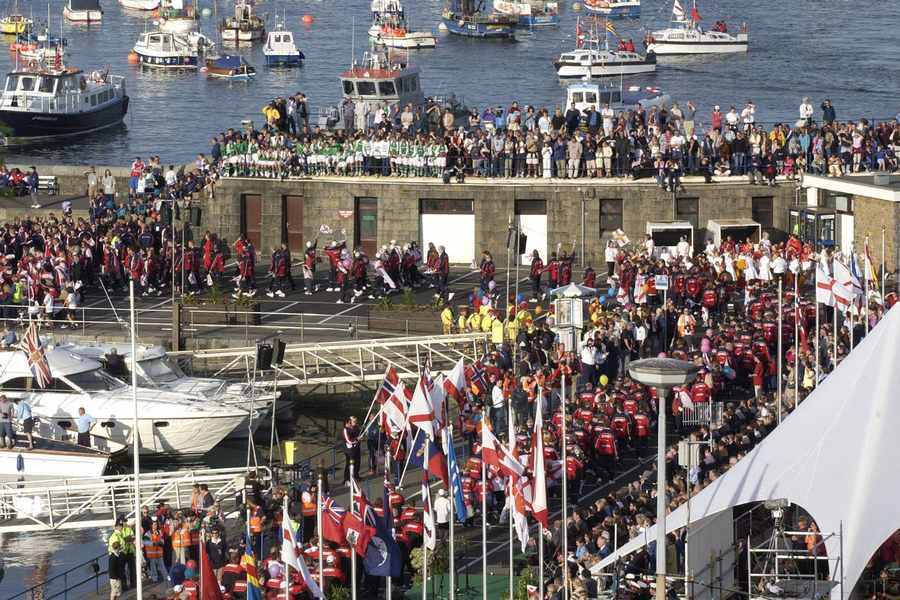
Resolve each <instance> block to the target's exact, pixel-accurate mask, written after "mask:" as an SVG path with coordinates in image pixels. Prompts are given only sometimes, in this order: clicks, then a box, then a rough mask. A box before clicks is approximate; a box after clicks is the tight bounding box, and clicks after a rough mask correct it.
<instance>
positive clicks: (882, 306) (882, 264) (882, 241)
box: [881, 225, 887, 313]
mask: <svg viewBox="0 0 900 600" xmlns="http://www.w3.org/2000/svg"><path fill="white" fill-rule="evenodd" d="M885 256H886V250H885V247H884V225H882V226H881V310H882V313H883V311H884V307H885V306H887V303H886V302H885V300H884V297H885V296H887V288H885V287H884V273H885V271H886V268H887V264H886V263H885Z"/></svg>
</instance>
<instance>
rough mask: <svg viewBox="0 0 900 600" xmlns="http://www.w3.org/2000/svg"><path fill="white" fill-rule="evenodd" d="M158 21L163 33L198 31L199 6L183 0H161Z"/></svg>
mask: <svg viewBox="0 0 900 600" xmlns="http://www.w3.org/2000/svg"><path fill="white" fill-rule="evenodd" d="M158 22H159V30H160V31H162V32H163V33H189V32H191V31H196V30H197V27H198V23H199V16H198V14H197V7H196V6H193V5H191V4H188V5H185V4H184V1H183V0H161V2H160V5H159V21H158Z"/></svg>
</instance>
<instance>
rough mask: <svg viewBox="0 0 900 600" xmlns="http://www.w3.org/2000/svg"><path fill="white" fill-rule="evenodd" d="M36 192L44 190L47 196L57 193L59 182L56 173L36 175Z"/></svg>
mask: <svg viewBox="0 0 900 600" xmlns="http://www.w3.org/2000/svg"><path fill="white" fill-rule="evenodd" d="M38 192H46V193H47V195H48V196H56V195H57V194H59V182H58V181H57V180H56V175H38Z"/></svg>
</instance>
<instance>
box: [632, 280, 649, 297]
mask: <svg viewBox="0 0 900 600" xmlns="http://www.w3.org/2000/svg"><path fill="white" fill-rule="evenodd" d="M646 281H647V278H646V277H645V276H643V275H635V277H634V296H633V298H634V303H635V304H646V303H647V287H646V285H645V283H646Z"/></svg>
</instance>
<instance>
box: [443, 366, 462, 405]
mask: <svg viewBox="0 0 900 600" xmlns="http://www.w3.org/2000/svg"><path fill="white" fill-rule="evenodd" d="M444 392H445V393H446V394H447V396H449V397H450V398H453V399H454V400H455V401H456V406H458V407H459V410H465V408H466V365H465V363H464V362H463V359H462V358H460V359H459V360H458V361H456V365H454V366H453V369H452V370H451V371H450V373H449V374H448V375H447V379H445V380H444Z"/></svg>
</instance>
